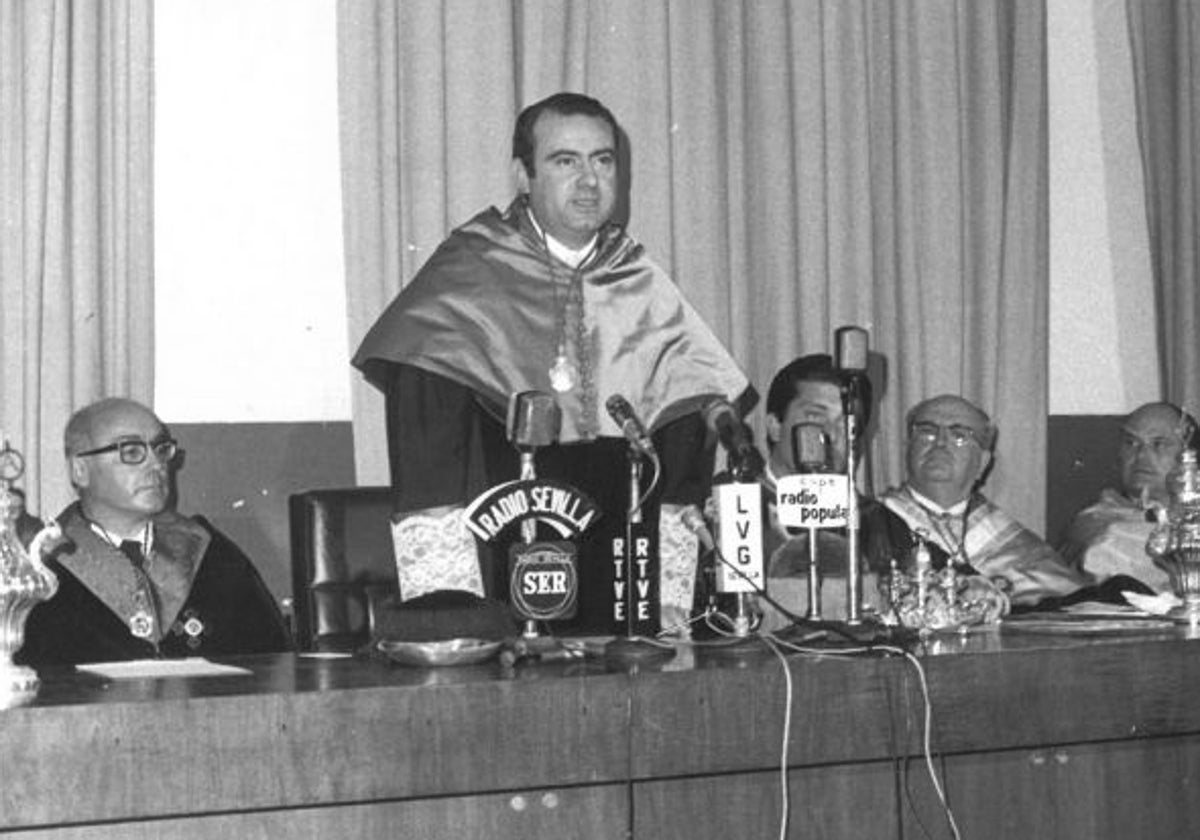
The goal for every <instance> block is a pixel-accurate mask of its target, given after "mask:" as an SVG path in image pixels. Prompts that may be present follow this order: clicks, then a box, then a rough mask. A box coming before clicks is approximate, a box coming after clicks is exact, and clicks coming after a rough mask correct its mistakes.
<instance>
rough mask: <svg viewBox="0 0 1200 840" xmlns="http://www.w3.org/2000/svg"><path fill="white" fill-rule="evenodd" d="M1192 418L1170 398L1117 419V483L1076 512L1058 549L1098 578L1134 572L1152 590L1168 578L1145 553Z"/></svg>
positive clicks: (1166, 587) (1165, 585)
mask: <svg viewBox="0 0 1200 840" xmlns="http://www.w3.org/2000/svg"><path fill="white" fill-rule="evenodd" d="M1195 426H1196V424H1195V421H1194V420H1193V419H1192V418H1191V416H1190V415H1188V414H1186V413H1185V412H1183V411H1181V410H1180V408H1179V407H1178V406H1176V405H1172V404H1171V403H1168V402H1151V403H1146V404H1145V405H1142V406H1139V407H1138V408H1137V409H1136V410H1135V411H1133V413H1131V414H1130V415H1129V416H1128V417H1126V418H1125V420H1124V421H1123V422H1122V423H1121V433H1120V439H1119V442H1118V445H1117V472H1118V476H1119V481H1120V486H1119V487H1116V488H1112V487H1109V488H1105V489H1104V490H1103V491H1102V492H1101V494H1100V498H1099V500H1098V501H1097V502H1096V503H1095V504H1093V505H1091V506H1090V507H1087V508H1084V509H1083V510H1081V511H1080V512H1079V513H1077V514H1076V515H1075V518H1074V519H1073V520H1072V521H1071V525H1070V527H1069V528H1068V529H1067V535H1066V537H1065V538H1064V540H1063V546H1062V554H1063V557H1064V558H1065V559H1066V560H1067V562H1069V563H1072V564H1075V565H1077V566H1078V567H1080V568H1082V569H1083V570H1084V571H1086V572H1089V573H1090V574H1092V575H1093V576H1094V577H1096V578H1097V579H1098V580H1107V579H1108V578H1111V577H1112V576H1114V575H1128V576H1130V577H1133V578H1136V579H1137V580H1139V581H1141V582H1142V583H1144V584H1145V585H1146V586H1148V587H1150V588H1151V589H1153V590H1154V591H1156V592H1170V591H1171V581H1170V578H1169V577H1168V576H1167V573H1166V572H1165V571H1163V570H1162V569H1161V568H1159V567H1158V566H1157V565H1155V564H1154V562H1153V561H1152V560H1151V559H1150V556H1149V555H1147V554H1146V540H1147V539H1148V538H1149V536H1150V531H1151V530H1152V529H1153V527H1154V523H1155V511H1156V509H1160V508H1165V507H1166V506H1167V505H1169V504H1170V501H1171V498H1170V493H1169V492H1168V490H1167V474H1168V473H1169V472H1170V471H1171V469H1172V468H1173V467H1174V466H1175V464H1176V462H1177V460H1178V458H1179V454H1180V453H1181V452H1183V450H1184V449H1185V448H1187V446H1188V445H1189V443H1191V442H1192V440H1193V438H1194V433H1195Z"/></svg>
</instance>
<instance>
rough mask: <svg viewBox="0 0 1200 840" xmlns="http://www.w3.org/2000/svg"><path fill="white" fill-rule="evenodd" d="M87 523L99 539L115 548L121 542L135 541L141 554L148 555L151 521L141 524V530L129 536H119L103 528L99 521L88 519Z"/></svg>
mask: <svg viewBox="0 0 1200 840" xmlns="http://www.w3.org/2000/svg"><path fill="white" fill-rule="evenodd" d="M88 525H90V526H92V531H93V532H95V534H96V535H97V536H98V537H100V539H102V540H104V541H105V542H106V543H108V544H109V545H111V546H112V547H113V548H117V547H118V546H120V545H121V543H123V542H135V543H137V544H138V545H140V546H141V547H142V555H143V556H146V557H149V556H150V548H151V546H153V545H154V523H153V522H147V523H146V524H145V525H144V526H142V532H141V533H140V534H137V535H136V536H130V537H121V536H120V535H119V534H116V533H114V532H113V531H110V530H108V529H107V528H105V527H104V526H103V525H101V524H100V523H99V522H93V521H92V520H90V519H89V520H88Z"/></svg>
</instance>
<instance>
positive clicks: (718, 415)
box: [704, 400, 764, 481]
mask: <svg viewBox="0 0 1200 840" xmlns="http://www.w3.org/2000/svg"><path fill="white" fill-rule="evenodd" d="M704 423H705V425H706V426H708V428H709V430H710V431H711V432H712V433H713V434H715V435H716V436H717V440H719V441H720V442H721V446H723V447H724V448H725V451H726V452H727V453H728V455H729V468H730V472H732V473H733V474H734V475H735V477H737V478H738V479H739V480H747V481H749V480H753V479H755V478H757V477H758V476H759V475H761V474H762V471H763V466H764V462H763V457H762V455H761V454H760V453H759V451H758V449H757V448H755V446H754V437H753V435H751V433H750V428H749V427H748V426H747V425H746V424H745V423H744V422H742V418H741V417H739V416H738V412H737V409H736V408H734V407H733V404H732V403H730V402H729V401H728V400H716V401H715V402H713V403H712V404H711V405H709V406H708V408H706V409H705V410H704Z"/></svg>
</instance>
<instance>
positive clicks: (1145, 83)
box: [1126, 0, 1200, 415]
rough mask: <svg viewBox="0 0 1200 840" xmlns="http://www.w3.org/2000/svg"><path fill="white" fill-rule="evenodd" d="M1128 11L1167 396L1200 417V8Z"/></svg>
mask: <svg viewBox="0 0 1200 840" xmlns="http://www.w3.org/2000/svg"><path fill="white" fill-rule="evenodd" d="M1126 8H1127V11H1128V15H1129V29H1130V36H1131V42H1132V51H1133V62H1134V92H1135V98H1136V101H1137V113H1138V137H1139V139H1140V145H1141V151H1142V167H1143V170H1144V181H1145V185H1146V187H1145V188H1146V214H1147V217H1148V218H1147V226H1148V228H1149V238H1150V259H1151V265H1152V267H1153V272H1154V286H1155V310H1156V313H1157V321H1158V327H1159V330H1158V341H1159V347H1158V349H1159V364H1160V366H1161V376H1162V380H1163V383H1164V385H1165V388H1166V393H1165V394H1164V396H1165V398H1166V399H1169V400H1171V401H1173V402H1176V403H1178V404H1181V405H1183V406H1185V407H1187V408H1188V410H1189V411H1191V412H1192V413H1193V414H1194V415H1200V340H1198V339H1197V334H1198V332H1200V330H1198V328H1200V288H1197V287H1198V286H1200V271H1198V269H1200V6H1198V5H1197V4H1196V3H1193V2H1186V1H1185V2H1179V0H1156V2H1136V0H1129V2H1128V3H1127V6H1126Z"/></svg>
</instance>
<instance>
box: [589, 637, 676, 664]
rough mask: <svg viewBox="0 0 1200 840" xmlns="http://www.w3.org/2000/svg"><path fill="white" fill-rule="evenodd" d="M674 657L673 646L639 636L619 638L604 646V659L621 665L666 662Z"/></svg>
mask: <svg viewBox="0 0 1200 840" xmlns="http://www.w3.org/2000/svg"><path fill="white" fill-rule="evenodd" d="M674 655H675V648H674V647H673V646H671V645H669V644H664V643H662V642H656V641H653V640H650V639H643V638H638V637H637V636H617V638H615V639H613V640H612V641H611V642H609V643H608V644H606V645H605V646H604V658H605V659H607V660H609V661H611V662H615V663H619V664H628V665H641V664H646V663H652V662H665V661H666V660H668V659H670V658H671V657H673V656H674Z"/></svg>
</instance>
